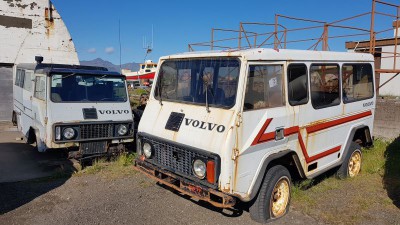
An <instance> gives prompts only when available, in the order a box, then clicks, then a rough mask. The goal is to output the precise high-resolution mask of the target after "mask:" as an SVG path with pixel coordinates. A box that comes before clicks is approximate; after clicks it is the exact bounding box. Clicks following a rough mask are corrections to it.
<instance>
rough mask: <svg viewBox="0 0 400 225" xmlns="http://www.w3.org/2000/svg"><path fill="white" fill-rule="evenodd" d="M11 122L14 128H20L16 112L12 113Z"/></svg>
mask: <svg viewBox="0 0 400 225" xmlns="http://www.w3.org/2000/svg"><path fill="white" fill-rule="evenodd" d="M11 122H12V124H13V126H18V122H17V114H16V113H15V111H13V113H12V118H11Z"/></svg>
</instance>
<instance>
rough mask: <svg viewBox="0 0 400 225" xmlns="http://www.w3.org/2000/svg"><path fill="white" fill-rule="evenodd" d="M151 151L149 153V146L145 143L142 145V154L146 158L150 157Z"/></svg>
mask: <svg viewBox="0 0 400 225" xmlns="http://www.w3.org/2000/svg"><path fill="white" fill-rule="evenodd" d="M152 153H153V152H152V151H151V145H150V144H149V143H147V142H145V143H144V144H143V154H144V156H146V158H148V159H149V158H150V157H151V156H152Z"/></svg>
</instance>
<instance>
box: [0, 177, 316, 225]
mask: <svg viewBox="0 0 400 225" xmlns="http://www.w3.org/2000/svg"><path fill="white" fill-rule="evenodd" d="M0 193H1V196H0V200H1V201H0V214H2V215H0V224H43V225H44V224H52V225H53V224H57V225H62V224H68V225H70V224H176V223H178V222H179V223H182V224H256V223H254V222H253V221H252V220H251V219H250V215H249V213H248V212H247V211H245V210H243V209H242V208H241V207H239V208H238V209H236V210H234V211H231V210H226V209H225V210H219V209H217V208H214V207H212V206H210V205H208V204H206V203H201V202H200V203H199V202H196V201H193V200H190V199H189V198H185V197H182V196H180V194H177V193H175V192H173V191H170V190H168V189H166V188H164V187H161V186H159V185H157V184H156V183H155V182H153V181H150V180H148V178H147V177H145V176H144V175H142V174H138V173H136V174H133V175H130V176H128V177H121V178H117V179H109V178H106V177H102V176H100V175H83V176H73V177H70V178H65V179H64V178H63V179H57V180H42V181H25V182H17V183H5V184H0ZM274 224H321V223H318V221H317V220H315V219H313V218H311V217H309V216H306V215H303V214H302V213H300V212H299V211H297V210H294V209H292V210H291V212H290V213H289V214H288V215H287V216H286V217H284V218H282V219H280V220H278V221H276V222H275V223H274Z"/></svg>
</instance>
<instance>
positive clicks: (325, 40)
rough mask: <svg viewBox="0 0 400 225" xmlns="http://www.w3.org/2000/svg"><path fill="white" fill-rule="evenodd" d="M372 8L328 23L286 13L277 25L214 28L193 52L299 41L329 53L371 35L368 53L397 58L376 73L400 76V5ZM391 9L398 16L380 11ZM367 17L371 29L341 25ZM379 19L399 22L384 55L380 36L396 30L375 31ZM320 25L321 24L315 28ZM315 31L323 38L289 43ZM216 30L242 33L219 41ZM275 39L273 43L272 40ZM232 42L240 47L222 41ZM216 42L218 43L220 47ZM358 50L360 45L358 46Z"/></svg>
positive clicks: (278, 17)
mask: <svg viewBox="0 0 400 225" xmlns="http://www.w3.org/2000/svg"><path fill="white" fill-rule="evenodd" d="M371 2H372V5H371V11H369V12H365V13H361V14H358V15H354V16H351V17H347V18H343V19H339V20H335V21H332V22H327V21H321V20H314V19H308V18H298V17H293V16H288V15H282V14H275V19H274V20H275V21H274V23H260V22H240V24H239V30H229V29H215V28H212V32H211V40H210V41H209V42H202V43H194V44H189V45H188V47H189V51H195V50H194V48H193V46H203V47H207V46H208V47H210V48H211V50H214V49H215V48H219V49H224V50H235V49H247V48H260V47H263V46H273V48H274V49H278V48H283V49H286V48H287V45H288V44H290V43H299V42H313V44H312V45H311V46H310V47H309V48H308V50H311V49H312V50H322V51H329V50H330V47H329V40H331V39H335V38H349V37H356V36H367V35H368V36H369V41H368V42H369V44H368V46H365V47H364V48H363V49H364V50H366V51H367V52H369V53H371V54H373V55H374V54H379V53H385V54H388V55H389V56H384V57H382V58H393V67H392V68H390V69H375V72H376V73H398V72H399V71H400V70H399V69H396V66H397V64H396V63H397V62H396V61H397V58H398V57H399V56H398V55H399V53H397V49H398V41H400V40H398V39H399V37H398V36H399V29H400V22H399V20H400V5H398V4H393V3H388V2H385V1H382V0H371ZM382 5H384V6H388V7H390V8H392V9H395V11H396V13H395V14H391V13H388V12H380V11H378V10H377V8H378V6H382ZM364 16H370V27H369V28H362V27H354V26H345V25H341V24H340V23H342V22H345V21H349V20H354V19H356V18H360V17H364ZM377 16H385V17H389V18H392V19H395V21H397V22H395V23H393V26H394V29H395V37H394V51H393V52H382V51H378V50H377V41H380V40H377V35H378V34H382V33H385V32H388V31H390V30H393V28H389V29H383V30H378V31H377V30H375V20H376V18H377ZM282 20H296V21H302V22H304V23H313V25H312V26H304V27H300V28H291V29H288V28H287V27H286V26H284V25H283V24H282ZM315 24H317V25H315ZM249 25H258V26H264V27H267V28H271V27H272V30H271V29H270V30H269V31H267V32H264V33H257V32H254V31H250V30H248V29H246V27H248V26H249ZM329 28H338V29H345V30H349V31H353V32H359V33H350V32H349V33H347V34H345V35H332V36H329V33H330V32H329V30H330V29H329ZM311 29H322V32H321V35H320V36H319V37H314V38H305V39H293V40H288V36H289V35H288V34H289V33H290V34H292V33H294V32H296V31H305V30H311ZM215 31H225V32H226V31H227V32H235V33H237V34H238V36H237V37H231V38H225V39H219V40H216V39H215V36H214V32H215ZM251 38H253V40H252V43H251ZM272 38H273V41H272V42H269V41H271V39H272ZM232 40H238V45H237V47H234V48H232V47H229V46H224V45H222V44H220V43H221V42H224V41H232ZM242 40H245V41H246V44H247V46H243V43H242ZM215 43H218V45H216V44H215ZM356 47H357V46H356ZM355 50H361V49H355Z"/></svg>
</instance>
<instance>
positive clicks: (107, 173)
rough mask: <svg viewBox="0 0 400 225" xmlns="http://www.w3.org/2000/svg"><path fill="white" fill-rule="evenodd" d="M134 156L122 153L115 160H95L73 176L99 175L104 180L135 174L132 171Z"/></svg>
mask: <svg viewBox="0 0 400 225" xmlns="http://www.w3.org/2000/svg"><path fill="white" fill-rule="evenodd" d="M134 159H135V154H131V153H124V154H121V155H119V156H118V157H116V158H115V159H112V160H109V161H106V160H105V159H97V160H96V161H94V162H93V164H92V165H91V166H87V167H86V168H84V169H83V170H81V171H78V172H76V173H75V174H74V175H76V176H81V175H83V174H100V175H101V176H103V177H105V178H118V177H123V176H128V175H131V174H135V173H136V172H135V171H134V170H133V169H132V167H131V166H132V165H133V161H134Z"/></svg>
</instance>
